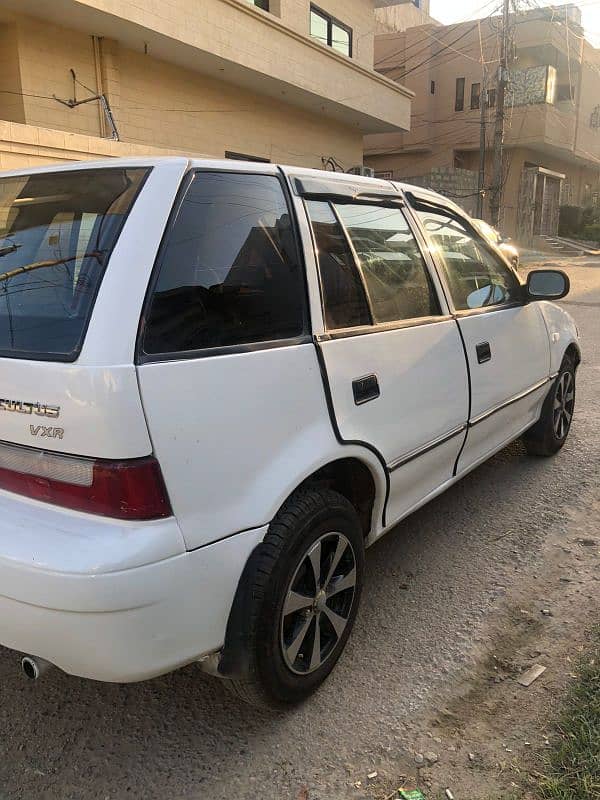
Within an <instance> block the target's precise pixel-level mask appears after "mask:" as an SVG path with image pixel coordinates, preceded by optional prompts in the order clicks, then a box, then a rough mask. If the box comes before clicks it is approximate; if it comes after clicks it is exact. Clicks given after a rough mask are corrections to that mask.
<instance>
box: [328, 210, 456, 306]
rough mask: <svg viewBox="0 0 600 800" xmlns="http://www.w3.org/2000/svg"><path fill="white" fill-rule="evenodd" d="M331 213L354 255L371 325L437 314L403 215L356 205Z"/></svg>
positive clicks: (411, 235)
mask: <svg viewBox="0 0 600 800" xmlns="http://www.w3.org/2000/svg"><path fill="white" fill-rule="evenodd" d="M336 210H337V212H338V214H339V215H340V218H341V220H342V222H343V223H344V225H345V227H346V230H347V231H348V235H349V236H350V238H351V240H352V244H353V245H354V249H355V251H356V254H357V256H358V260H359V262H360V266H361V269H362V272H363V275H364V279H365V283H366V286H367V291H368V293H369V297H370V300H371V307H372V309H373V317H374V320H375V322H394V321H397V320H400V321H401V320H409V319H418V318H421V317H431V316H436V315H439V314H440V313H441V312H440V306H439V302H438V299H437V296H436V293H435V290H434V287H433V286H432V283H431V280H430V277H429V273H428V271H427V267H426V266H425V262H424V260H423V256H422V255H421V251H420V250H419V246H418V244H417V241H416V239H415V237H414V236H413V234H412V231H411V230H410V228H409V226H408V223H407V221H406V218H405V216H404V214H403V213H402V211H400V209H397V208H384V207H382V206H374V205H358V204H352V205H339V206H337V207H336Z"/></svg>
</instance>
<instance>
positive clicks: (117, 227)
mask: <svg viewBox="0 0 600 800" xmlns="http://www.w3.org/2000/svg"><path fill="white" fill-rule="evenodd" d="M147 174H148V170H146V169H119V168H113V167H110V168H107V169H85V170H73V171H71V170H66V171H64V172H42V173H37V174H34V175H23V176H16V177H10V178H0V354H2V355H4V356H11V357H15V358H32V359H45V360H56V361H74V360H75V359H76V358H77V355H78V353H79V351H80V349H81V345H82V342H83V338H84V336H85V332H86V329H87V325H88V321H89V319H90V316H91V313H92V308H93V305H94V301H95V298H96V294H97V292H98V288H99V286H100V283H101V281H102V276H103V275H104V272H105V270H106V267H107V264H108V260H109V258H110V254H111V252H112V249H113V247H114V245H115V243H116V241H117V238H118V236H119V233H120V231H121V228H122V227H123V224H124V222H125V219H126V217H127V215H128V213H129V211H130V209H131V207H132V205H133V203H134V201H135V198H136V196H137V193H138V191H139V189H140V187H141V186H142V183H143V181H144V178H145V176H146V175H147Z"/></svg>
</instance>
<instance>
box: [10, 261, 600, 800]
mask: <svg viewBox="0 0 600 800" xmlns="http://www.w3.org/2000/svg"><path fill="white" fill-rule="evenodd" d="M569 271H570V274H571V278H572V281H573V293H572V295H571V296H570V297H569V298H567V303H568V305H567V307H568V309H569V311H571V312H572V313H573V314H574V316H575V318H576V320H577V323H578V325H579V326H580V329H581V333H582V337H583V348H584V355H585V364H584V366H582V368H581V372H580V382H579V395H578V408H577V418H576V424H575V425H574V428H573V431H572V435H571V438H570V440H569V442H568V444H567V446H566V447H565V449H564V450H563V452H562V453H561V454H560V455H559V456H558V457H557V458H555V459H554V460H551V461H545V460H535V459H530V458H528V457H527V456H526V455H525V452H524V450H523V448H522V447H521V445H520V444H514V445H512V446H511V447H510V448H508V449H507V450H505V451H504V452H502V453H500V454H499V455H498V456H497V457H495V458H494V459H493V460H492V461H490V462H489V463H487V464H485V465H484V466H482V467H481V468H479V469H478V470H477V471H476V472H475V473H473V474H471V475H470V476H468V477H467V478H465V479H464V480H463V481H462V482H460V483H459V484H458V485H456V486H455V487H453V488H452V489H451V490H450V491H448V492H447V493H446V494H445V495H443V496H442V497H440V498H438V499H437V500H435V501H434V502H433V503H431V504H430V505H429V506H428V507H427V508H425V509H423V510H421V511H420V512H418V513H417V514H415V515H413V516H412V517H411V518H410V519H408V520H407V521H405V522H404V523H403V524H402V525H400V526H398V530H397V531H396V532H394V533H392V534H391V535H389V536H388V537H386V538H385V539H384V540H383V541H381V542H380V543H378V544H377V545H376V546H375V547H374V548H373V549H372V550H371V551H370V552H369V555H368V558H367V562H368V568H367V585H366V590H365V592H364V595H363V607H362V611H361V614H360V616H359V620H358V625H357V629H356V631H355V634H354V635H353V637H352V639H351V641H350V644H349V647H348V649H347V652H346V654H345V656H344V658H343V659H342V661H341V662H340V664H339V666H338V669H337V670H336V672H335V674H334V676H333V677H332V678H331V680H330V681H329V682H328V683H327V685H326V686H325V687H324V688H323V689H322V691H321V692H320V693H319V694H318V695H317V696H316V697H315V698H314V699H312V700H311V701H309V702H308V703H307V704H306V705H305V706H304V707H302V708H301V709H299V710H296V711H294V712H291V713H289V714H287V715H284V716H268V715H262V714H259V713H257V712H256V711H254V710H252V709H250V708H247V707H244V706H241V705H240V704H238V703H237V702H236V701H235V700H233V699H232V698H230V697H229V696H228V695H227V694H226V693H225V692H224V691H223V689H222V687H221V685H220V684H219V683H218V682H213V681H212V680H211V679H209V678H207V677H205V676H203V675H202V674H201V673H200V672H199V671H198V670H197V669H196V668H195V667H193V666H192V667H188V668H186V669H184V670H181V671H179V672H177V673H175V674H173V675H170V676H167V677H164V678H161V679H158V680H155V681H152V682H149V683H146V684H141V685H135V686H110V685H103V684H94V683H91V682H85V681H81V680H77V679H73V678H68V677H67V676H65V675H62V674H61V673H60V672H58V671H54V672H51V673H49V674H48V675H47V676H46V677H45V678H44V679H43V680H42V681H40V682H38V683H37V684H31V683H28V682H26V681H25V680H24V679H22V678H21V677H20V675H19V674H18V673H17V664H18V659H17V656H16V655H15V654H14V653H11V652H9V651H7V650H3V649H1V648H0V682H1V683H0V685H1V686H2V695H1V699H2V702H1V703H0V798H2V800H8V799H9V798H10V800H13V799H16V798H32V797H35V798H36V799H38V800H39V798H48V799H50V798H52V800H56V799H57V798H60V800H66V798H77V800H84V799H85V800H88V799H89V800H92V799H93V800H97V799H98V798H99V799H100V800H104V798H119V799H120V798H127V797H134V798H144V800H155V799H156V800H171V799H175V798H186V799H187V798H198V799H200V798H202V800H225V798H227V800H246V799H248V800H249V799H250V798H253V800H254V799H255V798H256V799H257V800H258V799H259V798H260V800H283V799H285V800H287V798H291V799H292V800H297V798H298V793H299V790H300V788H301V787H302V786H303V785H308V787H309V789H310V795H309V796H310V800H317V798H320V800H338V799H340V800H341V798H348V797H351V796H353V791H354V790H353V789H352V788H351V780H355V779H356V777H357V776H361V775H364V774H365V772H366V771H367V770H368V769H369V768H370V767H372V766H374V765H377V764H378V763H380V762H381V759H387V761H386V763H388V762H389V758H390V756H391V757H392V758H393V756H394V753H395V752H399V751H400V749H401V747H402V745H403V743H404V741H405V738H404V737H405V732H406V725H407V723H408V722H409V720H410V719H411V718H413V719H418V718H419V715H422V714H424V713H425V710H426V709H427V708H428V706H429V705H430V704H435V703H436V702H438V703H439V702H440V697H441V696H443V693H444V692H445V691H446V690H447V689H448V688H449V687H450V686H451V685H452V682H453V681H456V680H457V677H458V676H459V675H460V670H461V668H464V666H465V665H468V664H469V663H470V661H471V660H472V659H473V658H474V654H475V652H476V649H477V645H478V643H479V642H480V641H482V640H484V638H485V635H486V620H487V619H488V618H489V614H490V613H491V611H492V610H493V608H494V605H495V604H497V603H498V600H499V597H500V596H501V595H502V594H503V592H504V591H505V589H504V588H503V587H506V588H510V586H511V585H512V584H513V583H514V582H515V581H517V580H518V576H519V569H520V568H521V567H522V566H524V565H526V564H529V563H531V562H532V561H534V560H535V558H536V554H537V552H538V546H539V543H540V541H541V540H542V539H543V537H544V535H545V531H546V530H547V529H548V528H549V526H550V525H551V524H552V523H553V522H556V521H558V520H560V518H561V509H562V508H563V506H564V505H565V504H576V503H577V502H578V501H579V500H581V498H583V497H585V495H586V493H589V492H592V491H594V489H595V490H596V491H597V488H596V487H597V486H598V478H599V473H600V263H598V266H597V267H594V266H586V267H575V268H572V269H570V270H569ZM511 531H512V532H517V534H516V535H512V538H511V541H512V545H511V546H505V547H498V545H497V539H498V537H499V536H501V535H502V536H504V535H505V534H506V533H507V532H511Z"/></svg>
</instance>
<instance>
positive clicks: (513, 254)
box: [473, 219, 519, 269]
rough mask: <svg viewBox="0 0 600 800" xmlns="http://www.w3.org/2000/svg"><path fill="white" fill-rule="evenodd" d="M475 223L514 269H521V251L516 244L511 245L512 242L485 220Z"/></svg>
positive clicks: (475, 220) (478, 220)
mask: <svg viewBox="0 0 600 800" xmlns="http://www.w3.org/2000/svg"><path fill="white" fill-rule="evenodd" d="M473 223H474V224H475V226H476V227H477V229H478V230H479V232H480V233H481V234H482V235H483V236H485V238H486V239H487V240H488V241H490V242H491V243H492V244H493V245H495V246H496V247H497V248H498V249H499V250H500V251H501V253H502V254H503V255H504V256H505V257H506V258H507V259H508V260H509V262H510V263H511V264H512V265H513V267H514V268H515V269H519V251H518V250H517V248H516V247H515V246H514V244H512V243H511V240H510V239H508V238H505V237H504V236H502V234H501V233H500V232H499V231H497V230H496V228H493V227H492V226H491V225H490V224H489V223H488V222H486V221H485V220H483V219H474V220H473Z"/></svg>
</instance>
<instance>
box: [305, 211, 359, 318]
mask: <svg viewBox="0 0 600 800" xmlns="http://www.w3.org/2000/svg"><path fill="white" fill-rule="evenodd" d="M306 206H307V209H308V214H309V216H310V220H311V223H312V227H313V231H314V234H315V242H316V245H317V255H318V259H319V272H320V275H321V287H322V291H323V306H324V313H325V325H326V327H327V328H329V329H339V328H355V327H360V326H361V325H370V324H371V317H370V315H369V306H368V304H367V299H366V296H365V292H364V289H363V286H362V283H361V279H360V275H359V274H358V271H357V269H356V264H355V263H354V257H353V255H352V251H351V249H350V246H349V245H348V240H347V239H346V237H345V235H344V231H343V230H342V227H341V225H340V224H339V222H338V221H337V219H336V216H335V214H334V213H333V211H332V209H331V206H330V205H329V203H322V202H318V201H311V202H308V203H307V204H306Z"/></svg>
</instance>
